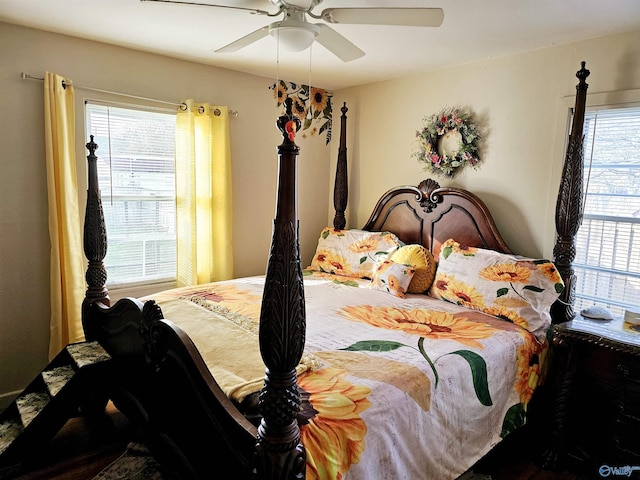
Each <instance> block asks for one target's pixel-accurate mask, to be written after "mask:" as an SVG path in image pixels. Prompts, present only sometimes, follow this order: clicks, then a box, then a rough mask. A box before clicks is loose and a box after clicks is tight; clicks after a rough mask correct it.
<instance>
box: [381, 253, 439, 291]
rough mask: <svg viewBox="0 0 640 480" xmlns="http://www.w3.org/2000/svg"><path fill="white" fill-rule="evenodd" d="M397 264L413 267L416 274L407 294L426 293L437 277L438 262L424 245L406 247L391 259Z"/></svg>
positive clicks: (390, 258)
mask: <svg viewBox="0 0 640 480" xmlns="http://www.w3.org/2000/svg"><path fill="white" fill-rule="evenodd" d="M389 260H392V261H394V262H397V263H404V264H407V265H411V266H412V267H413V268H414V269H415V271H416V273H415V274H414V275H413V278H412V279H411V283H410V284H409V288H408V289H407V293H424V292H426V291H427V290H429V287H430V286H431V284H432V283H433V279H434V277H435V276H436V260H435V259H434V258H433V255H432V254H431V252H430V251H429V250H427V249H426V248H424V247H423V246H422V245H417V244H416V245H413V244H412V245H404V246H402V247H400V248H399V249H398V250H396V251H395V252H393V253H392V254H391V256H390V257H389Z"/></svg>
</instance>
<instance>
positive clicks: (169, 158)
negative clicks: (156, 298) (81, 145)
mask: <svg viewBox="0 0 640 480" xmlns="http://www.w3.org/2000/svg"><path fill="white" fill-rule="evenodd" d="M85 114H86V122H87V134H88V135H93V136H94V141H95V142H96V143H97V144H98V150H97V151H96V155H97V156H98V180H99V182H100V191H101V197H102V207H103V209H104V216H105V223H106V227H107V239H108V244H109V247H108V249H107V255H106V257H105V259H104V263H105V268H106V270H107V272H108V278H107V286H108V287H110V288H113V287H129V286H135V285H143V284H152V283H161V282H167V281H174V280H175V278H176V226H175V215H176V213H175V212H176V209H175V166H174V165H175V162H174V156H175V153H174V152H175V114H174V113H165V112H159V111H143V110H136V109H132V108H121V107H115V106H110V105H103V104H97V103H87V104H86V107H85Z"/></svg>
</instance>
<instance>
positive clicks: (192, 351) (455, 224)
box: [82, 62, 589, 480]
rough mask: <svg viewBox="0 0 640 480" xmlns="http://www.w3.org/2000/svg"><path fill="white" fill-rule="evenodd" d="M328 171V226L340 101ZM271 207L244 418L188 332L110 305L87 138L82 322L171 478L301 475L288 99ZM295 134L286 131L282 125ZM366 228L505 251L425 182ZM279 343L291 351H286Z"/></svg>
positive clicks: (340, 219)
mask: <svg viewBox="0 0 640 480" xmlns="http://www.w3.org/2000/svg"><path fill="white" fill-rule="evenodd" d="M588 74H589V72H588V71H587V70H586V69H585V66H584V62H583V64H582V68H581V70H580V71H579V72H578V74H577V76H578V78H579V79H580V83H579V85H578V86H577V96H576V109H575V112H574V120H573V128H572V131H571V136H570V138H569V147H568V149H567V156H566V160H565V164H564V168H563V173H562V179H561V182H560V189H559V194H558V206H557V210H556V225H557V230H558V239H557V244H556V247H555V250H554V254H555V262H556V265H557V267H558V269H559V271H560V272H561V274H562V276H563V279H564V281H565V284H566V285H567V287H568V288H567V289H566V290H565V293H564V294H563V295H562V297H561V298H560V300H559V301H558V302H557V305H556V306H555V308H554V311H553V314H554V318H553V320H554V322H555V323H558V322H562V321H566V320H568V319H571V318H572V317H573V311H572V308H571V304H572V302H573V299H574V293H573V289H574V273H573V270H572V267H571V263H572V261H573V258H574V256H575V248H574V236H575V234H576V232H577V229H578V226H579V223H580V220H581V213H582V207H581V202H582V123H583V120H584V104H585V99H586V89H587V85H586V83H585V79H586V78H587V76H588ZM341 111H342V116H341V129H340V146H339V153H338V162H337V168H336V178H335V189H334V206H335V209H336V214H335V218H334V227H335V228H338V229H342V228H344V227H345V225H346V221H345V215H344V212H345V208H346V202H347V164H346V161H347V159H346V140H345V139H346V112H347V107H346V104H345V105H344V106H343V107H342V109H341ZM277 126H278V128H279V130H280V132H281V133H282V138H283V141H282V144H281V145H279V147H278V155H279V172H278V187H277V190H278V191H277V208H276V216H275V219H274V224H273V236H272V243H271V250H270V254H269V259H268V265H267V272H266V280H265V290H264V295H263V301H262V310H261V315H260V332H259V342H260V349H261V353H262V357H263V360H264V362H265V367H266V368H265V381H264V386H263V388H262V390H261V392H260V394H259V402H258V403H259V410H260V419H259V421H255V422H252V421H250V420H249V419H248V418H247V417H246V416H245V415H244V414H243V413H242V410H241V408H240V406H239V405H236V404H235V403H234V402H232V400H230V399H229V398H228V397H227V396H226V395H225V394H224V393H223V392H222V390H221V389H220V387H219V386H218V384H217V383H216V381H215V379H214V378H213V377H212V376H211V374H210V372H209V370H208V368H207V367H206V366H205V364H204V362H203V360H202V358H201V356H200V354H199V352H198V350H197V349H196V347H195V345H194V344H193V342H192V341H191V340H190V338H189V337H188V336H187V335H186V334H185V333H184V332H183V331H182V330H180V328H178V327H177V326H176V325H174V324H173V323H172V322H171V321H170V320H168V319H164V318H163V315H162V312H161V310H160V307H159V306H158V305H157V304H156V303H155V302H154V301H147V302H145V303H142V302H140V301H139V300H136V299H133V298H126V299H122V300H120V301H118V302H117V303H116V304H115V305H113V306H110V303H111V302H110V299H109V294H108V291H107V288H106V287H105V283H106V271H105V268H104V264H103V259H104V257H105V255H106V249H107V238H106V228H105V224H104V218H103V213H102V206H101V203H100V191H99V186H98V175H97V167H96V160H97V157H96V155H95V151H96V148H97V145H96V144H95V143H94V142H93V138H91V141H90V142H89V143H88V144H87V148H88V149H89V155H88V157H87V159H88V172H89V173H88V175H89V178H88V181H89V188H88V196H87V197H88V198H87V207H86V216H85V227H84V250H85V254H86V256H87V259H88V261H89V263H88V268H87V274H86V280H87V285H88V288H87V291H86V298H85V300H84V302H83V307H82V312H83V326H84V330H85V335H86V338H87V340H89V341H98V342H100V344H101V345H102V346H103V347H104V348H105V349H106V350H107V351H108V352H109V353H110V354H111V356H112V357H113V359H114V360H113V365H114V368H113V370H112V373H111V376H110V378H109V380H108V382H107V386H106V387H107V391H108V395H109V397H110V398H111V399H112V400H113V402H114V404H115V405H116V406H117V407H118V408H119V409H120V410H121V411H122V412H123V413H124V414H125V415H126V416H127V417H128V418H129V419H130V420H131V421H132V422H133V423H134V424H135V425H136V426H137V427H138V429H139V431H140V433H141V435H142V436H143V439H144V441H145V443H146V445H147V446H148V447H149V449H150V450H151V452H152V453H153V454H154V456H155V458H157V459H158V460H160V461H161V463H162V464H163V465H164V466H165V467H167V468H168V469H169V470H170V471H171V472H173V473H174V475H175V476H176V478H182V479H197V478H217V476H219V475H222V474H224V475H225V476H226V478H237V479H243V478H247V479H248V478H253V479H258V478H259V479H287V480H289V479H303V478H304V477H305V466H306V456H305V449H304V445H302V444H301V441H300V430H299V427H298V423H297V413H298V410H299V407H300V403H301V400H300V395H299V392H298V389H297V384H296V379H297V378H296V371H295V367H296V365H297V364H298V362H299V361H300V358H301V356H302V352H303V349H304V344H305V325H306V319H305V300H304V288H303V280H302V268H301V263H300V252H299V232H298V210H297V157H298V153H299V147H298V146H297V145H296V144H295V131H297V130H298V129H299V128H300V120H299V119H297V117H295V116H294V115H292V112H291V102H290V101H289V102H287V104H286V112H285V114H284V115H283V116H281V117H279V119H278V122H277ZM291 132H294V133H291ZM363 229H365V230H371V231H381V230H387V231H391V232H394V233H396V234H397V235H398V236H399V238H400V239H401V240H403V241H404V242H406V243H420V244H422V245H424V246H426V247H427V248H429V249H430V250H431V251H432V252H433V253H434V255H436V258H437V255H438V252H439V249H440V245H441V243H443V242H444V241H445V240H446V239H448V238H451V237H453V238H456V239H457V240H458V241H459V242H461V243H463V244H466V245H468V246H476V247H483V248H489V249H493V250H497V251H501V252H510V249H509V247H508V246H507V245H506V244H505V242H504V240H503V239H502V237H501V236H500V233H499V232H498V229H497V228H496V225H495V223H494V221H493V219H492V217H491V214H490V212H489V210H488V209H487V207H486V206H485V205H484V203H483V202H482V201H481V200H480V199H479V198H478V197H476V196H475V195H474V194H472V193H470V192H468V191H466V190H463V189H459V188H453V187H445V188H443V187H440V185H439V184H438V183H437V182H436V181H434V180H432V179H427V180H424V181H422V182H421V183H420V184H419V185H418V186H415V187H414V186H402V187H397V188H393V189H391V190H389V191H387V192H386V193H385V194H384V195H383V196H382V197H381V198H380V200H379V201H378V203H377V204H376V206H375V208H374V210H373V213H372V214H371V216H370V218H369V220H368V221H367V222H366V224H365V225H364V227H363ZM285 345H288V346H290V348H284V346H285Z"/></svg>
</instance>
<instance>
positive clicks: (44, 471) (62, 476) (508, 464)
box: [15, 403, 586, 480]
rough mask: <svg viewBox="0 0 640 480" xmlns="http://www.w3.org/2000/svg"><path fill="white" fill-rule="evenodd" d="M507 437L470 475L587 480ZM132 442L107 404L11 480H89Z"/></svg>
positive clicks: (523, 440)
mask: <svg viewBox="0 0 640 480" xmlns="http://www.w3.org/2000/svg"><path fill="white" fill-rule="evenodd" d="M512 435H513V437H512V438H507V439H506V440H505V441H504V442H503V443H502V444H500V445H498V446H497V447H496V449H495V450H494V451H492V452H490V453H489V455H487V456H486V457H485V458H483V459H482V460H481V461H480V462H478V464H477V465H476V467H475V468H474V472H475V473H478V474H484V475H488V476H490V478H491V480H586V477H583V476H580V475H577V474H573V473H561V472H552V471H547V470H543V469H541V468H540V467H538V466H537V465H536V463H535V462H534V458H533V457H534V456H535V455H536V453H537V450H536V448H534V447H533V446H532V445H531V441H530V440H529V438H528V436H527V432H526V431H523V432H522V433H521V434H520V435H518V434H517V433H514V434H512ZM529 437H530V436H529ZM132 440H137V438H136V434H135V432H134V430H133V428H132V427H131V425H130V424H129V423H128V421H127V420H126V418H125V417H124V416H123V415H122V414H121V413H120V412H119V411H118V410H117V409H116V408H115V407H114V406H113V405H112V404H111V403H110V404H109V405H108V406H107V411H106V414H105V415H104V416H102V417H100V418H94V419H92V420H91V421H89V420H87V419H83V418H74V419H71V420H69V422H67V424H66V425H65V426H64V427H63V428H62V430H61V431H60V432H59V433H58V435H56V437H55V438H54V439H53V440H52V442H51V444H50V447H49V448H48V449H47V452H39V453H38V454H37V455H34V461H33V463H32V464H30V465H28V468H29V471H28V472H27V473H24V474H22V475H21V476H19V477H15V479H16V480H91V479H93V477H94V476H95V475H97V474H98V473H99V472H100V471H102V470H103V469H104V468H105V467H106V466H107V465H109V464H110V463H111V462H113V461H114V460H115V459H116V458H118V457H119V456H120V455H121V454H122V453H123V452H124V451H125V449H126V446H127V444H128V443H129V442H130V441H132ZM372 480H374V479H372ZM399 480H405V479H399ZM436 480H437V479H436Z"/></svg>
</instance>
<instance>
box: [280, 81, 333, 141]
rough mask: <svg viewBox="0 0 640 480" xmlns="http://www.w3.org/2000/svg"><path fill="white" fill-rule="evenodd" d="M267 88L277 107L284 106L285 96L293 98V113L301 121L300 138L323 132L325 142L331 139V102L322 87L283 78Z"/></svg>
mask: <svg viewBox="0 0 640 480" xmlns="http://www.w3.org/2000/svg"><path fill="white" fill-rule="evenodd" d="M269 88H270V89H271V90H273V97H274V98H275V99H276V101H277V103H278V107H282V108H284V102H285V100H286V99H287V98H291V100H293V114H294V115H296V116H297V117H298V118H299V119H300V120H301V121H302V132H303V133H302V138H306V136H307V135H310V136H315V135H322V134H325V135H326V141H325V143H326V144H328V143H329V142H330V141H331V128H332V104H331V94H330V93H329V92H327V91H326V90H324V89H323V88H317V87H312V86H310V85H299V84H297V83H293V82H285V81H284V80H279V81H278V82H277V83H274V84H273V85H271V86H270V87H269ZM305 131H307V133H304V132H305Z"/></svg>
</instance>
